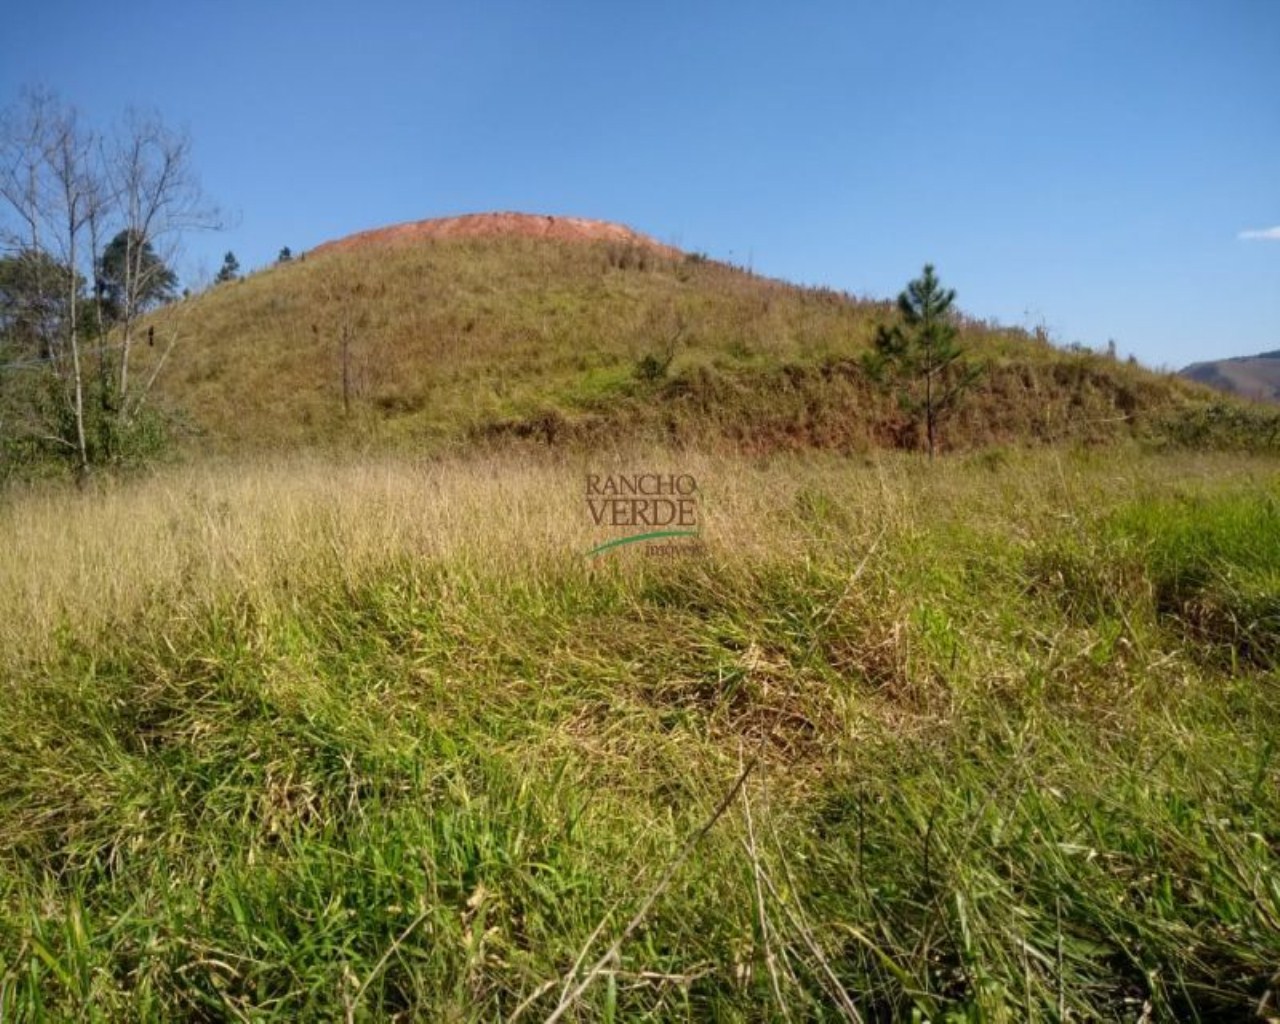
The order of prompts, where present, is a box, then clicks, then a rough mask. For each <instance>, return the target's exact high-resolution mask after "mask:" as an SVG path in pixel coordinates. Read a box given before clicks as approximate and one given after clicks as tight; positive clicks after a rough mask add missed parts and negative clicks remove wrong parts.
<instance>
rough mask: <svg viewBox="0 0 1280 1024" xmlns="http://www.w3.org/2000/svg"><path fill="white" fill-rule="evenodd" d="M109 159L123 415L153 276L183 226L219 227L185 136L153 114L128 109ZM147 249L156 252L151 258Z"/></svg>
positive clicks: (164, 269) (127, 408) (127, 406)
mask: <svg viewBox="0 0 1280 1024" xmlns="http://www.w3.org/2000/svg"><path fill="white" fill-rule="evenodd" d="M106 166H107V173H108V180H109V181H110V185H111V189H112V198H113V199H114V203H115V206H116V207H117V209H118V211H119V214H120V218H121V229H122V231H123V232H124V238H125V261H124V262H125V274H124V280H123V282H122V288H121V293H122V294H121V296H120V300H121V301H120V310H119V315H120V330H121V338H120V374H119V389H120V395H121V401H122V403H123V404H122V409H121V413H122V415H123V416H124V417H125V418H126V420H127V418H128V417H129V416H130V415H131V414H132V412H133V411H136V408H137V407H138V405H140V396H138V398H135V402H134V404H133V405H132V406H131V405H130V404H129V402H128V397H129V357H130V354H131V352H132V348H133V335H134V328H135V326H136V324H137V320H138V317H139V315H140V314H141V313H142V312H143V311H144V309H143V307H144V305H145V302H146V299H147V297H148V296H150V295H152V294H154V285H155V283H156V275H158V274H163V273H165V272H167V268H168V267H169V266H170V265H171V263H172V260H173V257H174V255H175V253H176V249H177V245H178V242H179V240H180V238H181V236H182V234H183V233H184V232H186V231H190V230H195V229H211V228H216V227H217V226H218V223H219V221H218V212H217V210H216V209H214V208H213V207H212V206H211V205H210V204H209V203H208V202H207V200H206V199H205V197H204V193H203V191H202V190H201V187H200V182H199V180H198V179H197V178H196V175H195V171H194V168H193V166H192V163H191V140H190V138H189V137H188V136H187V134H186V133H185V132H177V131H172V130H170V129H169V128H167V127H165V125H164V124H163V123H162V122H161V120H160V119H159V117H158V116H156V115H154V114H150V115H145V116H144V115H139V114H138V113H136V112H133V111H131V112H130V113H129V114H128V116H127V117H126V119H125V122H124V126H123V128H122V129H121V131H120V132H119V134H118V135H117V137H116V138H115V140H114V142H113V143H112V145H111V146H110V150H109V153H108V157H107V160H106ZM149 249H150V250H151V251H153V252H154V253H155V254H156V255H157V256H159V259H149V258H148V250H149Z"/></svg>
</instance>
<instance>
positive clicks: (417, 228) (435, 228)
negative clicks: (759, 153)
mask: <svg viewBox="0 0 1280 1024" xmlns="http://www.w3.org/2000/svg"><path fill="white" fill-rule="evenodd" d="M509 235H521V236H524V237H526V238H551V239H555V240H557V241H566V242H613V243H615V244H622V245H639V246H644V247H645V248H646V249H651V250H653V251H655V252H659V253H661V254H663V255H664V256H672V257H675V256H679V255H681V253H680V250H679V249H675V248H673V247H672V246H669V245H663V244H662V243H661V242H659V241H656V240H655V239H652V238H650V237H649V236H648V235H642V234H641V233H640V232H639V231H632V230H631V228H628V227H624V226H623V225H622V224H611V223H609V222H608V221H603V220H588V219H587V218H585V217H546V216H541V215H539V214H533V213H468V214H465V215H464V216H461V217H440V218H437V219H435V220H419V221H411V222H410V223H408V224H394V225H392V226H391V227H386V228H374V229H373V230H372V231H360V232H357V233H356V234H354V235H348V236H347V237H346V238H339V239H337V240H336V241H333V242H325V243H324V244H323V245H318V246H316V247H315V249H313V250H312V252H316V253H320V252H350V251H352V250H356V249H365V248H368V247H370V246H380V245H405V244H412V243H414V242H419V241H424V240H426V239H435V238H493V237H505V236H509Z"/></svg>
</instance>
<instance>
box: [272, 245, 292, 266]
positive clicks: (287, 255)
mask: <svg viewBox="0 0 1280 1024" xmlns="http://www.w3.org/2000/svg"><path fill="white" fill-rule="evenodd" d="M292 259H293V250H292V249H290V248H289V247H288V246H287V245H286V246H285V247H284V248H283V249H281V250H280V255H279V256H277V257H276V262H277V263H288V262H289V261H290V260H292Z"/></svg>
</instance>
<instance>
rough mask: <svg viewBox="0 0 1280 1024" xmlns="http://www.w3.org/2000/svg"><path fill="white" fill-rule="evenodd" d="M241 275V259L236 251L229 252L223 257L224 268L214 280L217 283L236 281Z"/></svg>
mask: <svg viewBox="0 0 1280 1024" xmlns="http://www.w3.org/2000/svg"><path fill="white" fill-rule="evenodd" d="M239 276H240V261H239V260H237V259H236V254H235V253H233V252H229V253H227V254H226V255H225V256H223V257H222V269H221V270H219V271H218V276H217V277H215V278H214V279H213V280H214V283H215V284H223V283H225V282H227V281H234V280H236V278H238V277H239Z"/></svg>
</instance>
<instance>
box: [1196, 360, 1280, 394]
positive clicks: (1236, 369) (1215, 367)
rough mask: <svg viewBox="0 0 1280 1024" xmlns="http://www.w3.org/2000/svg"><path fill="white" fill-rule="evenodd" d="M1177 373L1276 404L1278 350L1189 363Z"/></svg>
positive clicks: (1279, 389)
mask: <svg viewBox="0 0 1280 1024" xmlns="http://www.w3.org/2000/svg"><path fill="white" fill-rule="evenodd" d="M1178 373H1179V374H1180V375H1181V376H1183V377H1186V378H1187V379H1188V380H1194V381H1199V382H1200V383H1201V384H1208V385H1209V386H1210V387H1211V388H1217V389H1218V390H1219V391H1226V392H1227V393H1228V394H1232V395H1239V396H1240V397H1242V398H1256V399H1261V400H1262V401H1265V402H1280V349H1278V350H1276V351H1274V352H1262V353H1260V354H1259V355H1256V356H1238V357H1237V358H1235V359H1215V360H1213V361H1211V362H1204V363H1192V364H1191V365H1190V366H1188V367H1186V368H1184V369H1182V370H1179V371H1178Z"/></svg>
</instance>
